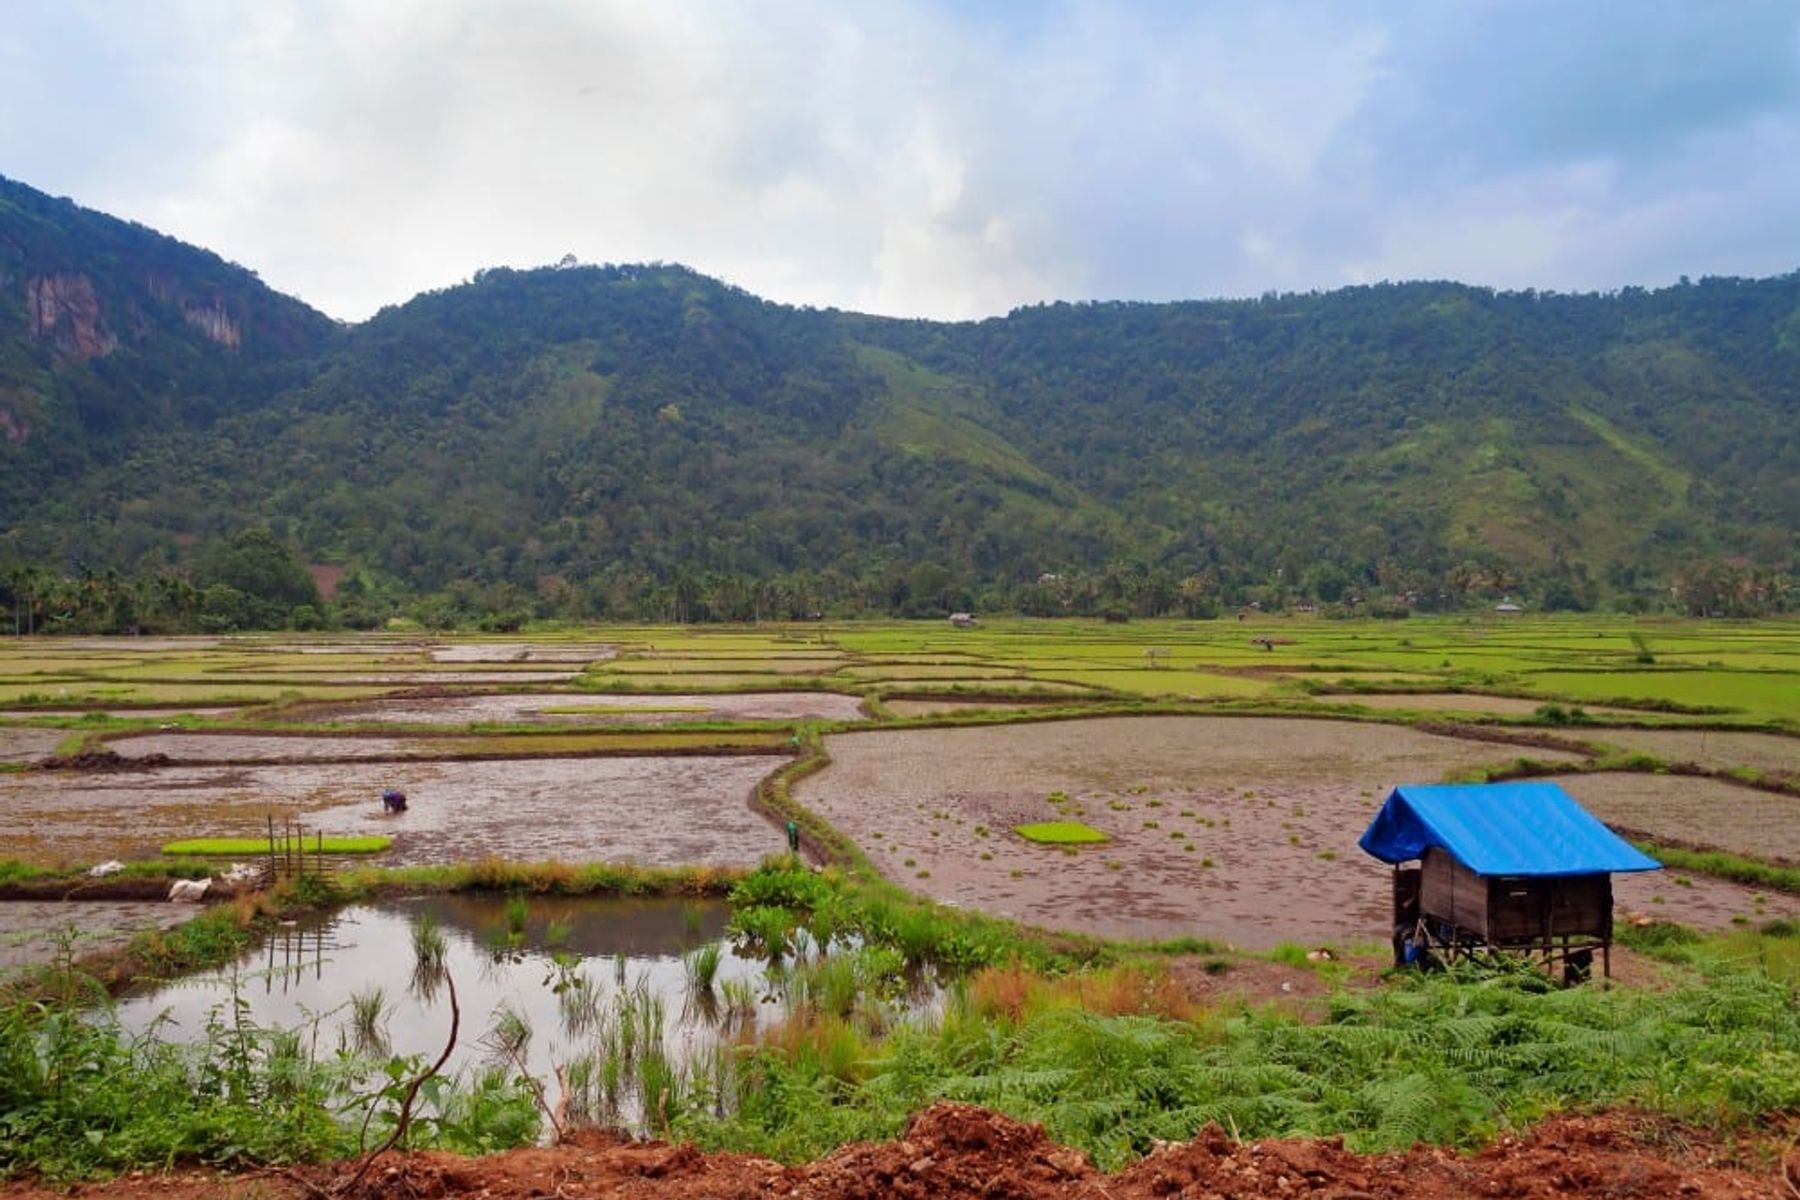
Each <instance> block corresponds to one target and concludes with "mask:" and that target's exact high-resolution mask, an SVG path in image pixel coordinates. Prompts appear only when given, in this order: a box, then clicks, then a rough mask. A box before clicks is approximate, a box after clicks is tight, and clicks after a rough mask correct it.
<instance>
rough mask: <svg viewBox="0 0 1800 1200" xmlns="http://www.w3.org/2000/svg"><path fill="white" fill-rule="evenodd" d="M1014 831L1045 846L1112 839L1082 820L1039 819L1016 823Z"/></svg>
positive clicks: (1078, 844)
mask: <svg viewBox="0 0 1800 1200" xmlns="http://www.w3.org/2000/svg"><path fill="white" fill-rule="evenodd" d="M1013 832H1014V833H1016V834H1018V835H1019V836H1020V837H1022V838H1024V839H1025V840H1026V841H1028V842H1037V843H1039V844H1041V845H1045V846H1082V845H1091V844H1094V843H1097V842H1109V841H1111V840H1112V839H1111V838H1110V837H1108V836H1107V835H1106V834H1104V833H1102V832H1101V831H1100V830H1098V829H1095V828H1094V827H1093V826H1092V825H1083V824H1082V823H1081V822H1080V821H1037V822H1034V823H1032V824H1029V825H1015V826H1013Z"/></svg>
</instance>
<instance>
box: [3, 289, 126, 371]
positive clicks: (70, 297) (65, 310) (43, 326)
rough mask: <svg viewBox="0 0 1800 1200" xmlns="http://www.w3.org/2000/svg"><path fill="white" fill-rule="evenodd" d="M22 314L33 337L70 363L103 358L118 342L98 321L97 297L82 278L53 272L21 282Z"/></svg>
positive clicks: (98, 299) (99, 317)
mask: <svg viewBox="0 0 1800 1200" xmlns="http://www.w3.org/2000/svg"><path fill="white" fill-rule="evenodd" d="M25 314H26V320H27V322H28V324H29V328H30V330H31V336H32V337H34V338H43V339H45V340H47V341H49V342H50V344H51V345H53V346H55V347H56V351H57V353H58V354H59V355H61V356H62V357H64V358H66V359H69V360H71V361H74V362H87V361H88V360H89V359H93V358H103V357H105V356H106V355H108V354H111V353H112V352H113V351H114V350H115V349H117V348H118V345H119V339H118V338H117V337H116V336H114V334H113V332H112V331H111V330H110V329H108V328H107V327H106V323H105V322H104V321H103V320H102V319H101V314H100V298H99V297H98V296H96V295H94V284H93V281H92V280H90V279H89V278H88V277H87V276H86V275H78V274H73V273H70V272H61V271H59V272H57V273H55V274H51V275H33V276H32V277H31V278H30V279H28V280H26V281H25Z"/></svg>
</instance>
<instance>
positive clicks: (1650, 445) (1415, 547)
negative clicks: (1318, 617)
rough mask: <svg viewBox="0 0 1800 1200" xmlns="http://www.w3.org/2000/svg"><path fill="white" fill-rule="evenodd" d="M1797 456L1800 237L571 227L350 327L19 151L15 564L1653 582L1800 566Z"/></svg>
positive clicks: (1483, 588) (943, 586) (1492, 589)
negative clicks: (1058, 271) (928, 295)
mask: <svg viewBox="0 0 1800 1200" xmlns="http://www.w3.org/2000/svg"><path fill="white" fill-rule="evenodd" d="M1797 480H1800V273H1797V274H1790V275H1785V276H1781V277H1777V278H1771V279H1758V280H1745V279H1735V278H1723V279H1720V278H1711V279H1702V280H1700V281H1698V282H1689V281H1687V280H1683V281H1682V282H1681V283H1680V284H1678V285H1676V286H1673V287H1668V288H1663V289H1658V290H1644V289H1638V288H1627V289H1624V290H1622V291H1618V292H1614V293H1609V294H1604V295H1598V294H1575V295H1570V294H1554V293H1547V292H1530V291H1527V292H1495V291H1492V290H1489V289H1485V288H1479V287H1471V286H1465V285H1461V284H1456V283H1445V282H1416V283H1396V284H1379V285H1373V286H1365V287H1350V288H1344V289H1341V290H1337V291H1331V292H1323V293H1308V294H1284V295H1269V296H1264V297H1261V298H1258V299H1248V300H1229V301H1192V302H1180V303H1158V304H1149V303H1128V302H1127V303H1081V304H1066V303H1058V304H1049V305H1041V306H1036V307H1030V308H1023V309H1019V310H1016V311H1014V312H1012V313H1010V314H1008V315H1007V316H1004V317H998V318H994V319H990V320H983V321H974V322H960V323H951V322H939V321H924V320H897V319H889V318H882V317H874V316H865V315H859V314H855V313H846V312H839V311H833V310H816V309H810V308H795V307H790V306H786V305H781V304H776V303H771V302H768V301H765V300H762V299H759V298H757V297H755V296H753V295H750V294H748V293H746V292H744V291H742V290H739V289H737V288H734V287H731V286H728V285H726V284H724V283H721V282H719V281H717V280H713V279H710V278H707V277H705V276H703V275H701V274H698V273H696V272H694V271H692V270H689V269H686V268H684V267H680V266H673V265H661V264H652V265H638V266H582V265H569V264H564V265H560V266H553V267H552V266H547V267H543V268H539V269H532V270H513V269H494V270H489V271H483V272H480V273H478V274H477V275H476V277H475V278H473V279H471V280H470V281H468V282H467V283H464V284H462V285H459V286H456V287H452V288H447V289H445V290H442V291H437V292H431V293H427V294H423V295H420V296H417V297H415V298H414V299H412V300H410V301H408V302H407V303H405V304H402V305H399V306H396V307H391V308H387V309H384V310H382V311H381V312H380V313H379V314H377V315H376V316H375V317H373V318H371V319H370V320H368V321H365V322H363V323H361V324H358V325H352V326H346V325H342V324H339V323H337V322H334V321H332V320H330V319H329V318H327V317H325V316H324V315H323V314H321V313H319V312H317V311H315V310H313V309H311V308H309V307H308V306H307V305H305V304H304V303H302V302H301V301H299V300H295V299H292V298H290V297H287V296H283V295H280V294H278V293H276V292H275V291H273V290H271V289H270V288H268V287H267V286H265V285H264V284H263V283H262V282H261V281H260V280H259V279H258V278H257V277H256V275H255V274H254V273H253V272H251V271H249V270H246V269H244V268H242V267H239V266H236V265H233V264H231V263H228V262H225V261H224V260H222V259H221V258H219V257H218V256H216V255H214V254H211V253H209V252H207V251H204V250H200V249H197V248H194V247H191V246H188V245H185V244H183V243H180V242H178V241H175V240H173V239H171V238H168V237H165V236H162V235H160V234H158V233H156V232H155V231H153V230H150V229H147V228H144V227H142V226H139V225H135V224H131V223H127V222H123V221H119V220H116V219H114V218H111V217H108V216H105V215H103V214H100V213H96V212H92V211H89V210H87V209H84V208H81V207H79V206H78V205H76V204H74V203H72V202H70V201H68V200H60V199H55V198H52V197H49V196H46V195H44V194H43V193H41V192H38V191H35V190H34V189H31V188H29V187H27V186H25V185H23V184H20V183H17V182H12V181H8V180H4V179H0V568H4V567H7V566H15V567H16V566H19V565H22V564H24V565H32V566H34V567H37V568H40V569H46V570H49V571H52V572H60V573H64V574H79V573H82V572H88V573H92V572H95V571H103V570H108V569H110V570H113V571H115V572H126V573H131V572H140V573H141V572H145V571H181V570H198V569H199V568H200V566H201V564H202V563H203V562H204V560H205V556H206V554H207V551H208V547H211V546H217V545H218V544H220V543H221V542H223V541H224V540H226V539H229V538H231V537H232V536H233V535H236V534H239V533H241V532H242V531H244V530H246V529H252V528H263V527H266V528H267V529H269V530H271V531H272V532H273V533H274V535H275V537H276V539H277V540H278V541H279V542H280V543H281V544H282V545H284V546H286V547H287V548H288V549H289V550H290V551H291V553H293V554H294V555H295V556H296V557H297V558H299V559H300V560H301V561H303V562H305V563H307V564H309V565H310V566H311V567H312V568H313V571H314V575H315V577H316V578H318V579H320V580H321V581H323V582H324V583H326V585H327V592H330V591H332V590H333V589H334V588H339V589H341V588H344V587H346V586H347V587H348V589H349V590H348V591H347V592H346V593H345V595H346V596H347V597H348V598H350V599H352V600H355V599H356V598H359V597H360V598H362V599H361V602H363V603H367V604H375V603H376V601H377V600H378V599H379V600H380V602H381V603H384V604H388V605H392V604H394V603H398V602H400V601H402V600H404V599H405V598H418V597H425V596H437V597H440V598H449V600H450V601H454V602H455V603H457V604H462V605H464V606H465V607H469V608H479V607H481V606H483V605H486V606H487V607H489V608H492V607H495V606H496V605H497V604H511V605H515V606H521V607H524V608H527V609H534V610H536V611H540V612H548V611H567V612H570V613H579V614H580V615H592V616H605V615H626V614H635V615H674V616H682V617H693V616H734V617H735V616H745V615H752V614H754V615H765V603H767V605H768V606H769V611H770V612H771V613H773V612H778V611H785V610H794V611H802V610H804V611H811V610H813V609H815V608H826V609H830V608H838V609H849V608H855V609H860V610H880V611H896V612H931V611H939V610H941V609H944V608H948V607H955V606H967V605H974V604H982V605H984V606H990V607H992V606H1001V607H1014V608H1020V609H1023V610H1025V611H1045V612H1057V611H1098V610H1099V609H1102V608H1107V607H1111V606H1122V607H1124V608H1126V609H1129V610H1130V611H1135V612H1175V611H1186V612H1189V613H1191V614H1194V615H1199V614H1200V613H1202V612H1204V611H1208V610H1211V609H1214V608H1216V606H1217V605H1218V604H1220V603H1227V604H1229V603H1241V602H1247V601H1248V599H1250V598H1253V597H1254V598H1258V599H1265V600H1269V601H1270V602H1272V603H1279V602H1283V601H1292V600H1296V599H1300V598H1305V599H1309V600H1312V601H1316V602H1318V603H1322V604H1332V605H1335V604H1344V603H1348V602H1349V601H1351V600H1352V599H1355V600H1359V601H1365V602H1369V603H1373V602H1375V601H1376V598H1383V599H1384V601H1386V602H1394V601H1395V600H1396V598H1398V600H1400V601H1405V602H1410V603H1412V604H1414V605H1417V606H1423V607H1431V606H1433V605H1435V604H1439V603H1443V604H1454V603H1462V602H1466V601H1468V600H1470V599H1471V598H1474V597H1486V596H1492V595H1496V594H1507V593H1517V594H1519V595H1522V596H1529V597H1533V598H1536V599H1538V600H1540V601H1542V602H1546V603H1550V604H1552V606H1556V605H1564V606H1570V607H1579V606H1587V605H1592V604H1598V603H1607V602H1614V603H1628V604H1635V605H1637V606H1640V607H1641V606H1645V605H1649V606H1656V605H1658V604H1661V603H1664V602H1666V599H1667V597H1668V596H1669V594H1670V592H1669V589H1670V587H1671V585H1672V584H1673V585H1674V586H1676V587H1677V588H1679V587H1680V586H1681V583H1680V581H1681V580H1682V579H1684V578H1692V577H1694V576H1695V575H1696V573H1703V572H1704V571H1707V570H1713V571H1717V570H1725V571H1726V572H1727V573H1730V572H1736V573H1737V575H1736V576H1735V578H1738V579H1739V580H1740V582H1739V583H1737V584H1733V585H1732V586H1737V587H1741V586H1744V585H1743V584H1742V583H1741V580H1742V579H1745V578H1749V579H1761V580H1763V581H1764V582H1765V583H1766V582H1767V581H1769V580H1775V581H1777V583H1779V584H1780V585H1781V587H1785V586H1786V583H1787V581H1791V579H1792V573H1793V571H1794V568H1795V564H1796V558H1797V554H1796V551H1797V549H1800V546H1797V538H1800V535H1797V532H1796V531H1800V483H1797V482H1796V481H1797ZM1684 573H1685V574H1684ZM1757 586H1762V585H1761V584H1758V585H1757ZM1776 590H1777V591H1779V590H1781V588H1777V589H1776ZM1783 594H1785V593H1783ZM496 597H499V599H498V600H497V599H496Z"/></svg>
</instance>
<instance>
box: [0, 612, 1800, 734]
mask: <svg viewBox="0 0 1800 1200" xmlns="http://www.w3.org/2000/svg"><path fill="white" fill-rule="evenodd" d="M351 637H352V635H331V636H329V637H321V638H320V639H319V645H320V648H321V649H325V648H329V649H331V650H332V651H333V652H332V653H307V652H305V651H306V646H307V639H306V638H304V637H302V636H299V635H294V636H290V637H287V638H285V639H282V640H280V641H274V640H271V639H268V638H249V637H247V638H239V639H228V640H223V641H220V642H218V643H216V644H208V643H203V642H195V643H193V644H182V645H180V646H178V647H175V648H167V647H166V646H165V647H164V648H156V647H152V648H150V649H147V650H144V651H138V650H136V649H135V648H134V647H133V645H132V643H131V642H130V641H128V640H125V639H120V640H119V641H118V643H117V646H116V649H114V648H113V647H112V646H111V645H109V646H108V647H107V648H106V649H105V650H96V649H95V648H94V645H93V643H92V642H91V641H84V642H82V643H71V644H69V645H68V646H67V648H66V649H65V648H63V646H61V645H59V643H58V642H57V640H56V639H53V638H43V637H35V638H25V639H15V640H14V641H11V642H7V643H5V644H4V645H0V705H7V706H20V707H28V708H29V707H48V708H55V707H58V706H82V705H87V706H100V705H124V706H129V705H168V704H176V705H181V704H207V703H215V702H221V701H229V700H237V701H256V702H262V703H267V702H271V701H282V700H287V699H294V698H308V699H345V700H348V699H356V698H367V697H374V696H380V695H384V694H394V693H400V692H405V691H407V690H409V689H410V688H412V687H415V686H417V685H416V684H414V683H410V682H395V683H394V684H391V685H385V684H382V683H379V682H377V683H371V682H368V680H369V679H370V678H371V677H372V676H374V675H379V674H394V675H400V674H407V675H416V674H419V673H423V672H429V673H431V674H433V675H440V674H441V675H443V677H444V678H445V679H446V680H449V681H452V682H454V681H455V679H456V672H457V671H458V670H463V671H467V670H475V671H480V672H482V673H484V674H486V673H494V674H495V675H496V678H495V679H493V680H490V681H484V682H482V683H480V684H479V685H458V686H476V687H478V688H480V689H482V690H498V689H500V688H502V687H503V686H504V685H505V684H506V682H507V681H506V680H505V679H504V678H503V677H501V676H503V675H504V673H506V672H507V671H508V670H509V668H513V667H516V668H517V669H519V670H522V671H526V672H530V671H533V670H543V669H547V668H554V667H556V664H544V663H518V664H509V663H450V662H444V661H440V660H438V659H437V658H435V657H434V654H433V651H434V650H437V649H442V648H444V647H454V646H479V645H480V644H481V639H474V638H456V637H446V638H429V637H425V636H423V635H419V636H416V637H409V638H404V639H399V638H394V637H392V636H388V635H363V636H362V637H359V638H356V639H355V640H350V639H351ZM569 637H579V638H580V639H581V640H582V642H583V643H584V644H587V643H607V644H611V645H613V646H615V647H617V651H618V653H617V656H616V657H614V658H611V659H606V660H603V661H598V662H595V663H593V664H592V665H590V666H589V667H588V669H587V671H586V672H585V673H584V674H583V675H582V676H581V677H580V678H579V680H577V681H574V682H571V683H570V684H567V685H557V684H550V685H539V690H547V691H560V690H566V691H569V692H570V693H571V695H572V697H573V696H575V695H578V694H579V693H580V692H582V691H587V692H594V691H602V692H633V691H642V692H658V691H672V690H682V691H703V692H704V691H720V692H725V691H747V690H757V689H786V688H793V687H809V688H825V689H830V690H836V691H843V692H849V693H856V694H881V693H883V692H903V691H932V692H936V691H951V692H957V691H960V692H991V693H996V694H997V693H1004V692H1011V691H1018V690H1021V689H1030V688H1033V687H1038V688H1043V689H1047V690H1059V689H1075V690H1074V691H1073V692H1072V693H1071V694H1072V695H1075V696H1082V697H1086V698H1088V699H1092V700H1096V701H1105V700H1109V699H1110V700H1115V701H1116V700H1145V699H1153V700H1170V701H1192V702H1198V703H1207V702H1224V701H1228V702H1231V703H1233V704H1234V705H1236V706H1238V707H1239V708H1240V709H1241V708H1242V707H1243V706H1245V705H1250V706H1252V707H1254V706H1255V705H1256V704H1257V703H1259V702H1260V703H1267V704H1269V705H1280V706H1287V707H1291V706H1293V705H1295V704H1306V703H1309V702H1310V700H1311V698H1312V697H1313V696H1314V695H1316V694H1326V693H1331V692H1334V691H1335V692H1345V691H1350V690H1355V691H1359V692H1371V691H1373V692H1386V691H1392V692H1408V691H1444V690H1467V691H1480V692H1485V693H1489V694H1493V695H1502V696H1516V697H1520V698H1522V699H1528V700H1542V701H1549V700H1556V701H1562V702H1566V703H1582V704H1608V705H1611V704H1617V705H1621V706H1624V707H1627V708H1639V709H1642V710H1643V712H1644V714H1645V716H1646V718H1654V719H1657V720H1675V721H1677V722H1679V721H1682V720H1698V719H1702V718H1704V719H1706V720H1708V721H1710V722H1713V723H1717V722H1719V721H1720V720H1724V721H1727V722H1729V723H1735V724H1748V725H1769V726H1772V727H1780V728H1800V621H1792V620H1785V621H1777V620H1769V621H1757V622H1750V621H1731V622H1725V621H1699V620H1667V619H1656V620H1637V619H1631V618H1625V617H1592V616H1579V617H1526V618H1513V619H1502V618H1496V617H1491V616H1481V617H1469V616H1458V617H1422V618H1421V617H1415V618H1413V619H1411V620H1407V621H1387V622H1377V621H1335V620H1325V619H1319V618H1308V617H1295V618H1261V617H1257V618H1252V619H1250V620H1245V621H1238V620H1218V621H1177V620H1159V621H1136V622H1131V623H1128V624H1108V623H1105V622H1101V621H1094V620H1032V619H1023V618H997V619H993V620H988V621H983V622H982V624H980V625H979V626H977V627H975V628H972V629H956V628H952V627H950V626H949V625H947V624H945V623H942V622H937V621H905V622H902V621H883V622H869V623H859V624H805V625H781V626H773V625H772V626H765V627H758V628H756V629H745V628H742V627H723V626H664V627H655V626H631V627H621V628H613V629H607V628H593V629H582V630H579V631H573V632H571V631H560V632H559V633H558V634H557V635H556V636H555V637H550V636H545V637H542V638H529V639H525V640H532V641H534V642H537V643H539V644H543V645H546V646H555V645H556V644H557V639H558V638H563V639H566V638H569ZM514 640H515V642H516V641H517V640H520V639H514ZM346 649H348V651H349V652H344V651H345V650H346ZM520 686H524V685H520ZM578 704H579V701H576V700H572V701H571V706H572V707H575V706H578ZM1682 710H1703V711H1696V712H1692V713H1688V714H1686V716H1685V717H1684V715H1683V711H1682Z"/></svg>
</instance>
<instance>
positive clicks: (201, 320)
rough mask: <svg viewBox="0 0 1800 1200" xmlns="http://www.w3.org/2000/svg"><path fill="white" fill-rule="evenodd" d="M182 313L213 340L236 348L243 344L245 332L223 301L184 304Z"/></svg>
mask: <svg viewBox="0 0 1800 1200" xmlns="http://www.w3.org/2000/svg"><path fill="white" fill-rule="evenodd" d="M181 315H182V317H183V319H185V320H186V321H187V323H188V324H189V325H192V326H193V327H194V328H195V329H198V330H199V331H200V332H201V334H202V335H203V336H204V337H205V338H206V339H207V340H208V341H211V342H217V343H218V344H219V345H221V346H226V347H229V348H230V349H232V350H236V349H237V348H238V347H239V346H241V345H243V342H244V334H243V330H242V329H241V328H240V327H239V325H238V323H237V321H235V320H234V319H232V316H231V314H230V313H228V312H226V311H225V305H224V303H223V302H222V301H219V300H214V301H213V302H212V303H211V304H185V303H184V304H183V305H182V306H181Z"/></svg>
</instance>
